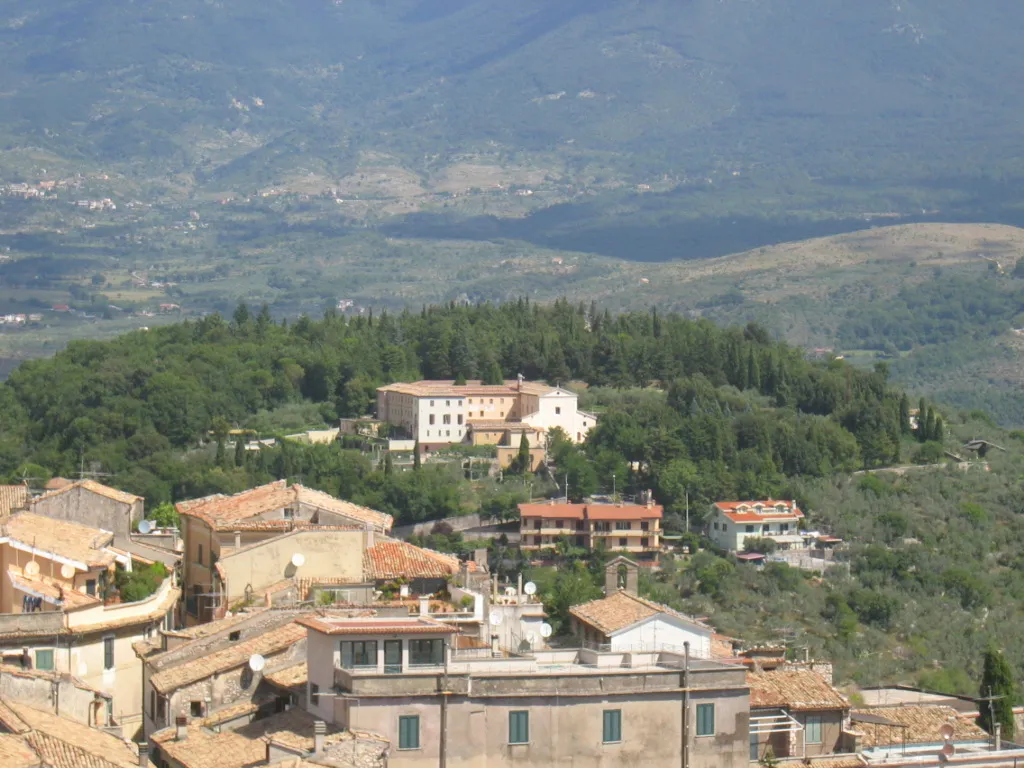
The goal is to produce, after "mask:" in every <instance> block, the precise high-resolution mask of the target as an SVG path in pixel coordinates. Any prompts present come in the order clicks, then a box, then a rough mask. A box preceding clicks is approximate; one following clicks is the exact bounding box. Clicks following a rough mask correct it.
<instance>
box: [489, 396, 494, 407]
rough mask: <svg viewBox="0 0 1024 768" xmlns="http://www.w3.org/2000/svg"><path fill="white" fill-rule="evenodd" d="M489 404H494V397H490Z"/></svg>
mask: <svg viewBox="0 0 1024 768" xmlns="http://www.w3.org/2000/svg"><path fill="white" fill-rule="evenodd" d="M489 404H490V405H494V398H493V397H492V398H491V399H490V401H489Z"/></svg>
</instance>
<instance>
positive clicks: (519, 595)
mask: <svg viewBox="0 0 1024 768" xmlns="http://www.w3.org/2000/svg"><path fill="white" fill-rule="evenodd" d="M518 584H519V586H518V588H517V589H516V605H519V604H520V603H521V602H522V601H523V572H522V571H520V572H519V582H518Z"/></svg>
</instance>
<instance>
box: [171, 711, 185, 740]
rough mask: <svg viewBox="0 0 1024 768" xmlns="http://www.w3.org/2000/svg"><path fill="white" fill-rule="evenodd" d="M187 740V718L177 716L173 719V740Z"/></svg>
mask: <svg viewBox="0 0 1024 768" xmlns="http://www.w3.org/2000/svg"><path fill="white" fill-rule="evenodd" d="M187 738H188V718H187V717H186V716H185V715H178V716H177V717H176V718H174V740H175V741H185V739H187Z"/></svg>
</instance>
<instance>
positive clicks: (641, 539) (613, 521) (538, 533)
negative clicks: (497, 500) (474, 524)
mask: <svg viewBox="0 0 1024 768" xmlns="http://www.w3.org/2000/svg"><path fill="white" fill-rule="evenodd" d="M663 517H664V510H663V508H662V507H661V506H660V505H658V504H653V503H648V504H563V503H561V502H557V501H552V502H549V503H546V504H520V505H519V532H520V536H521V539H520V544H519V546H520V547H521V548H522V549H524V550H528V551H531V550H538V549H546V548H550V547H554V546H555V545H556V544H557V543H558V540H559V538H561V537H562V536H565V537H566V538H567V539H568V540H569V542H570V543H572V544H574V545H576V546H578V547H585V548H587V549H594V548H595V547H598V546H601V545H603V546H604V548H605V549H608V550H610V551H615V552H628V553H630V554H631V555H633V556H634V557H636V558H637V559H639V560H644V559H648V558H652V557H654V556H655V554H656V553H657V552H658V551H659V549H660V548H661V533H662V529H661V521H662V518H663Z"/></svg>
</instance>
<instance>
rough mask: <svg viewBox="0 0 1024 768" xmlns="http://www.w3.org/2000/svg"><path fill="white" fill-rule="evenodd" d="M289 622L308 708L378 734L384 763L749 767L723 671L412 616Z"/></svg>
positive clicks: (668, 655)
mask: <svg viewBox="0 0 1024 768" xmlns="http://www.w3.org/2000/svg"><path fill="white" fill-rule="evenodd" d="M299 623H301V624H302V625H303V626H305V627H306V629H307V646H306V648H307V668H308V690H307V701H306V702H305V706H306V708H307V709H308V711H309V712H310V713H311V714H313V715H315V716H317V717H320V718H322V719H324V720H325V721H327V723H329V724H332V725H333V726H335V727H338V728H341V729H344V730H349V731H352V732H356V733H360V732H372V733H375V734H379V735H380V736H381V737H382V738H384V739H386V740H387V741H389V742H390V744H391V750H390V752H389V756H388V765H389V766H392V768H419V766H432V767H433V766H437V765H445V766H448V768H470V767H471V766H478V765H482V764H484V763H486V764H487V765H488V766H493V768H502V767H503V766H514V765H515V766H538V768H539V767H540V766H549V765H555V764H559V765H561V764H563V763H564V764H569V763H571V764H572V765H574V766H579V767H580V768H588V767H591V766H592V767H593V768H599V766H605V765H658V766H681V765H685V766H686V767H687V768H738V767H739V766H743V767H744V768H746V766H747V765H748V752H749V733H748V728H747V717H748V712H749V689H748V688H747V684H746V680H745V670H743V669H742V668H739V667H736V666H735V665H727V664H722V663H718V662H714V661H709V660H704V659H692V658H691V659H687V657H686V655H685V653H672V652H666V651H655V650H651V651H647V652H634V653H621V652H619V653H612V652H603V651H600V650H593V649H585V648H581V649H577V648H570V649H563V650H540V651H532V652H530V653H523V654H517V653H513V652H503V653H500V654H493V653H492V652H490V650H489V649H477V648H471V649H466V650H460V649H458V648H456V646H457V643H455V642H454V640H453V638H455V637H458V635H456V634H455V633H454V630H453V628H452V627H450V626H446V625H444V624H441V623H439V622H436V621H432V620H430V619H425V618H422V617H411V618H401V619H385V618H381V617H337V616H331V615H329V614H328V615H321V616H316V617H313V618H309V619H300V620H299ZM684 754H685V755H687V757H688V760H686V761H685V762H684V758H683V755H684Z"/></svg>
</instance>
